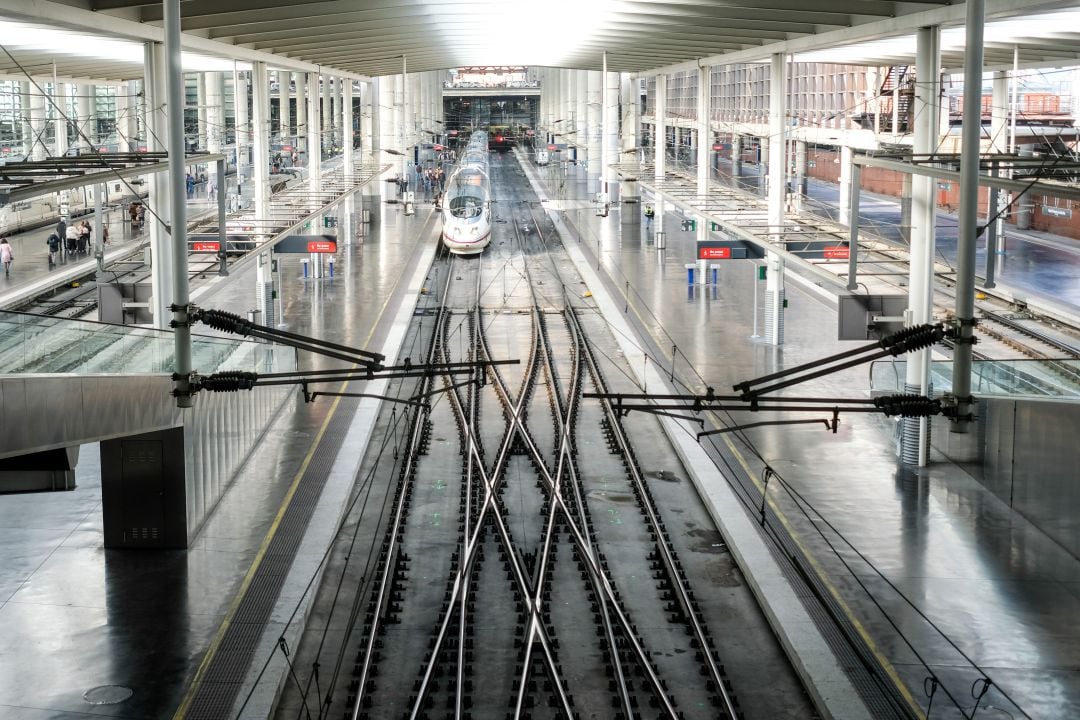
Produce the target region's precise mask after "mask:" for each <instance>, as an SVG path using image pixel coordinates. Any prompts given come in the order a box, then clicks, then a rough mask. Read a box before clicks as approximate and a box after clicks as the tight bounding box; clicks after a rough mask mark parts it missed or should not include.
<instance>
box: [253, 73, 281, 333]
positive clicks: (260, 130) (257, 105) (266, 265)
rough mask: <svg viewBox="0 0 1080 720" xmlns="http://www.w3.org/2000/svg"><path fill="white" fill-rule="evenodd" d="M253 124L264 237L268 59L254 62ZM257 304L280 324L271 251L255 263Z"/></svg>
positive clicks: (266, 320)
mask: <svg viewBox="0 0 1080 720" xmlns="http://www.w3.org/2000/svg"><path fill="white" fill-rule="evenodd" d="M251 88H252V100H251V116H252V117H251V127H252V134H253V136H254V137H253V138H252V140H253V142H252V145H253V148H254V149H253V156H254V157H253V158H252V163H253V167H254V171H255V172H254V190H255V230H256V233H258V234H259V236H260V239H261V236H263V233H264V232H265V231H266V229H267V228H268V227H269V222H268V221H269V220H270V132H271V123H270V81H269V78H268V77H267V72H266V63H263V62H255V63H252V64H251ZM255 308H256V309H257V310H259V312H261V313H262V324H263V325H266V326H267V327H274V325H276V324H277V318H276V317H275V312H274V310H275V303H274V276H273V272H272V265H271V259H270V253H269V252H263V253H260V254H259V257H258V258H257V260H256V264H255Z"/></svg>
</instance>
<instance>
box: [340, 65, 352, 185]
mask: <svg viewBox="0 0 1080 720" xmlns="http://www.w3.org/2000/svg"><path fill="white" fill-rule="evenodd" d="M341 83H342V85H341V93H342V99H341V147H342V151H343V152H344V153H345V157H344V160H343V168H344V171H345V174H346V175H352V174H353V172H354V170H353V163H354V159H353V152H354V148H353V145H354V144H355V143H354V142H353V136H354V135H355V133H354V132H353V81H352V80H351V79H350V78H342V79H341Z"/></svg>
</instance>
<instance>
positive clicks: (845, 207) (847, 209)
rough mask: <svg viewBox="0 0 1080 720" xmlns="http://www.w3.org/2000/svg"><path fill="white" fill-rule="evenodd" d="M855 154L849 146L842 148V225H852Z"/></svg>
mask: <svg viewBox="0 0 1080 720" xmlns="http://www.w3.org/2000/svg"><path fill="white" fill-rule="evenodd" d="M854 159H855V153H854V152H853V151H852V149H851V148H850V147H849V146H847V145H842V146H841V147H840V223H841V224H842V225H849V226H850V225H851V166H852V162H853V161H854Z"/></svg>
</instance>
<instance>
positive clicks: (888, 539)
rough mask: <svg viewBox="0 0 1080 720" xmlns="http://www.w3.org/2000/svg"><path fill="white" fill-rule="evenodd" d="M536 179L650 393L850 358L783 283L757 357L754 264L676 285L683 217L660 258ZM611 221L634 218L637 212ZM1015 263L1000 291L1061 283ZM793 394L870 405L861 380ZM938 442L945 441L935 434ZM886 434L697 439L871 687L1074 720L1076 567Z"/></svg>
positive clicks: (1048, 541)
mask: <svg viewBox="0 0 1080 720" xmlns="http://www.w3.org/2000/svg"><path fill="white" fill-rule="evenodd" d="M534 170H535V169H534ZM536 176H537V177H538V178H539V182H541V183H543V189H544V190H545V191H546V197H545V200H546V201H547V202H545V205H546V206H548V207H549V209H554V211H555V212H557V214H558V215H559V217H560V218H561V219H562V221H563V222H564V223H565V224H566V225H568V226H570V227H572V228H573V229H574V230H575V232H576V235H577V237H576V238H573V239H571V238H566V239H564V242H566V243H576V245H577V247H578V248H580V250H581V252H582V253H583V254H584V255H585V256H586V258H587V259H588V262H589V263H590V265H591V266H592V267H594V268H599V271H600V272H601V273H602V276H603V284H604V288H603V290H602V291H603V292H606V293H609V294H610V295H611V296H612V297H613V299H614V303H613V304H614V305H615V306H616V307H617V309H618V310H619V311H622V312H623V313H624V315H625V317H626V318H628V319H629V320H630V322H631V324H632V325H634V326H635V327H636V328H637V330H638V333H639V335H640V337H641V338H643V342H644V343H645V346H644V348H643V349H644V351H645V352H646V353H648V355H649V356H650V357H651V358H653V359H654V360H655V362H656V364H657V365H658V366H659V367H660V368H661V369H662V370H663V371H664V372H663V373H662V374H664V375H666V374H667V372H668V371H669V369H670V370H672V374H673V376H674V379H675V381H676V383H677V386H676V387H674V388H672V389H668V388H661V387H654V386H651V385H650V386H649V387H648V388H647V391H648V392H651V393H663V392H691V393H703V392H704V391H705V390H706V387H709V386H711V387H714V388H715V389H716V391H717V392H718V393H722V392H726V391H728V390H729V389H730V388H731V386H732V385H733V384H735V383H736V382H739V381H742V380H749V379H752V378H755V377H759V376H762V375H764V374H767V373H769V372H773V371H775V370H778V369H781V368H785V367H791V366H794V365H797V364H800V363H804V362H808V361H811V360H814V359H816V358H821V357H824V356H826V355H829V354H831V353H835V352H839V351H842V350H847V349H850V348H852V347H854V346H855V345H856V344H857V343H851V342H841V341H837V340H835V337H836V332H835V331H834V330H833V328H835V327H836V324H837V318H836V307H835V296H832V297H831V299H830V296H829V295H828V294H827V293H823V292H822V289H821V288H820V287H818V286H816V285H815V284H814V283H812V282H809V281H808V282H798V281H797V279H795V278H794V277H793V276H792V275H791V274H789V275H788V277H789V280H788V283H787V298H788V303H789V305H788V308H787V310H786V317H785V342H784V344H783V345H782V346H779V347H777V346H772V345H769V344H766V343H765V342H763V341H762V340H761V339H759V338H757V337H756V332H760V331H761V329H762V327H763V323H760V324H759V323H758V322H757V321H756V319H755V317H754V308H755V307H758V306H760V303H759V304H755V303H754V297H755V295H757V294H760V296H761V297H763V296H764V283H763V282H761V281H759V280H758V279H757V278H758V274H757V263H755V262H752V261H729V262H721V263H719V270H718V282H717V283H716V284H711V283H710V284H706V285H700V284H698V285H691V284H688V283H687V273H686V270H685V267H686V265H687V264H688V263H693V262H694V261H695V259H696V257H695V235H694V234H693V233H691V232H681V231H680V230H679V228H680V223H679V221H680V220H681V218H680V217H679V216H678V215H677V214H675V213H668V214H667V215H666V216H665V218H664V227H665V229H666V230H667V231H668V234H667V247H666V249H665V250H657V249H656V246H655V244H654V237H653V231H654V230H655V228H649V227H647V226H646V224H645V222H644V221H641V222H640V224H636V225H635V224H633V223H630V224H626V223H623V222H622V219H621V218H620V214H619V211H613V212H612V213H611V215H610V216H609V217H598V216H597V215H596V213H595V209H594V205H593V203H592V202H591V194H590V192H589V191H588V183H587V182H586V180H585V177H584V174H583V173H581V171H580V170H577V169H574V168H571V169H570V170H569V172H568V173H567V174H562V173H560V172H559V171H558V170H555V169H553V170H548V171H546V172H545V171H542V170H541V171H540V172H537V173H536ZM812 194H813V191H812ZM647 200H648V198H643V201H647ZM621 211H622V212H636V213H640V212H641V205H623V206H622V210H621ZM1023 245H1024V243H1023V241H1020V242H1017V243H1015V244H1011V245H1010V253H1014V252H1015V253H1017V255H1014V257H1016V258H1018V259H1019V258H1020V257H1027V256H1026V255H1024V254H1023V253H1031V254H1037V253H1039V252H1042V251H1044V250H1045V246H1044V245H1042V244H1039V243H1035V242H1029V243H1027V249H1021V247H1022V246H1023ZM1055 252H1056V253H1060V254H1061V255H1060V256H1061V257H1062V258H1063V259H1065V260H1066V261H1067V262H1069V263H1070V267H1075V266H1076V265H1077V264H1078V263H1080V256H1078V255H1077V254H1076V253H1074V252H1073V251H1072V250H1071V249H1059V250H1056V251H1055ZM1027 264H1028V263H1026V262H1023V261H1017V262H1015V263H1012V264H1010V265H1009V268H1010V270H1013V271H1015V274H1014V275H1012V276H1011V277H1010V281H1011V282H1013V283H1016V284H1018V285H1019V284H1020V283H1021V282H1031V283H1033V284H1034V285H1038V283H1039V282H1041V278H1044V277H1045V275H1046V273H1051V272H1055V271H1054V270H1053V269H1052V268H1049V267H1043V268H1042V270H1040V269H1039V268H1037V267H1036V268H1025V265H1027ZM1064 274H1067V272H1066V273H1063V275H1064ZM1024 278H1027V279H1026V280H1025V279H1024ZM589 289H590V291H592V292H593V293H597V292H599V290H598V289H597V288H589ZM1061 292H1062V294H1067V289H1066V288H1064V287H1062V288H1061ZM1069 299H1070V301H1072V302H1075V301H1076V300H1077V299H1080V298H1076V297H1075V296H1073V297H1070V298H1069ZM673 348H677V350H676V351H675V352H674V358H673V357H672V354H673V353H672V350H673ZM650 364H652V363H650ZM666 379H667V378H666V377H665V380H666ZM796 390H797V393H798V394H799V395H803V396H819V397H864V396H866V395H867V394H868V392H869V385H868V379H867V370H866V368H865V367H856V368H852V369H850V370H846V371H844V372H841V373H837V374H834V375H830V376H826V377H824V378H820V379H816V380H811V381H809V382H807V383H805V384H803V385H800V386H798V387H797V389H796ZM760 419H765V418H760V417H758V416H749V418H748V417H747V414H745V413H743V414H737V417H735V418H734V419H732V418H731V417H728V418H725V420H726V421H727V422H729V423H731V422H738V421H744V422H754V421H756V420H760ZM716 421H717V419H714V424H715V422H716ZM934 428H935V429H934V432H935V433H945V432H947V430H946V428H945V426H944V421H941V420H935V421H934ZM690 429H692V430H696V429H697V428H696V427H694V428H688V430H690ZM897 437H898V435H897V425H896V422H895V421H893V420H890V419H887V418H885V417H880V416H877V415H860V416H857V417H856V416H846V417H842V419H841V422H840V426H839V429H838V432H837V433H836V434H832V433H830V432H827V431H825V430H824V429H823V428H822V427H821V426H820V425H819V426H811V425H804V426H793V427H789V428H783V427H776V426H773V427H763V428H754V429H748V430H745V431H742V432H740V433H729V434H727V435H722V436H712V438H706V439H703V440H702V441H701V442H702V444H703V445H705V446H706V448H707V450H708V451H709V454H710V455H711V456H712V457H713V459H714V461H715V462H716V465H717V467H718V468H719V469H720V470H721V471H722V473H723V476H724V478H725V480H724V481H725V482H726V483H727V484H728V485H729V486H730V488H731V489H732V490H733V491H734V493H735V495H737V496H738V497H739V498H740V500H741V502H742V503H743V505H744V506H745V510H746V512H747V513H748V514H749V515H750V516H751V517H753V518H754V519H755V520H760V522H761V525H762V531H763V532H764V533H765V534H766V535H768V536H771V537H774V538H777V539H778V541H777V546H778V547H780V548H782V550H780V551H779V553H780V554H781V555H787V556H790V557H794V558H797V559H798V564H799V567H800V569H799V570H797V571H796V572H794V573H793V576H802V577H804V578H808V585H809V586H810V587H811V589H809V590H807V593H808V594H811V595H814V594H816V595H817V596H818V597H822V598H825V599H826V602H825V605H826V606H827V607H829V608H830V610H829V612H830V613H832V614H833V615H834V616H835V617H836V618H838V619H839V620H840V623H839V627H841V628H843V633H846V634H848V636H849V637H850V638H852V639H853V640H855V641H856V642H855V643H847V642H845V641H842V640H838V641H837V644H836V645H834V650H835V647H837V646H841V645H853V644H861V645H863V646H865V648H866V652H868V653H869V655H870V656H871V657H872V658H873V660H874V661H876V662H877V663H879V664H880V667H881V668H882V669H883V675H882V676H881V677H880V678H879V679H880V680H881V681H882V682H884V683H887V684H891V685H894V686H896V687H898V688H899V695H900V696H901V697H902V698H903V703H904V704H905V705H906V706H907V707H908V708H909V709H910V711H911V712H913V713H914V714H915V715H916V716H920V717H921V716H924V715H925V714H926V713H927V711H928V709H929V710H932V712H931V713H930V714H929V717H932V718H952V717H971V716H972V714H973V713H975V711H976V708H977V709H978V713H977V715H976V717H984V716H985V717H1001V718H1006V717H1009V718H1018V717H1031V718H1064V717H1075V716H1080V692H1078V688H1080V671H1078V670H1077V667H1080V665H1078V660H1080V649H1078V648H1080V628H1078V627H1077V625H1076V623H1074V622H1072V620H1071V618H1073V617H1074V616H1075V615H1076V614H1077V613H1078V612H1080V559H1078V558H1077V557H1076V556H1075V555H1074V554H1071V553H1070V552H1069V551H1067V550H1066V549H1065V548H1064V547H1063V546H1062V545H1061V544H1059V543H1058V542H1056V541H1055V540H1054V539H1052V538H1051V537H1050V536H1049V535H1048V534H1046V533H1044V532H1043V531H1042V530H1040V529H1039V528H1037V527H1035V526H1034V525H1033V524H1032V523H1031V522H1029V521H1028V520H1027V519H1025V517H1024V516H1022V515H1021V514H1020V513H1019V512H1017V511H1016V510H1014V509H1011V508H1010V507H1009V506H1008V505H1007V504H1006V503H1005V502H1003V501H1002V500H1000V499H999V498H998V497H997V496H996V495H995V494H994V493H992V492H991V491H990V490H989V489H988V488H987V487H986V486H985V485H983V484H981V483H980V482H978V481H977V480H976V479H975V477H973V476H972V475H971V474H969V473H968V472H967V471H965V469H964V468H962V467H960V466H959V465H956V464H953V463H951V462H949V461H948V460H946V459H945V458H944V457H943V456H942V455H940V454H939V453H937V452H936V451H935V452H934V454H933V455H932V463H931V465H930V466H929V467H927V468H924V469H909V468H906V467H903V466H901V465H900V464H899V462H898V460H897V457H896V454H895V449H896V445H897ZM717 438H724V439H717ZM763 493H764V494H765V497H766V502H765V503H764V505H763V504H762V498H763ZM762 508H764V511H763V512H762ZM931 677H934V678H936V679H937V681H936V682H935V681H933V680H928V678H931ZM881 716H885V715H881Z"/></svg>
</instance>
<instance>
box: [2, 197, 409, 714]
mask: <svg viewBox="0 0 1080 720" xmlns="http://www.w3.org/2000/svg"><path fill="white" fill-rule="evenodd" d="M354 209H356V208H354ZM425 218H426V210H421V211H419V212H418V213H417V216H416V217H415V218H409V219H405V218H403V217H402V216H401V214H400V211H398V210H397V209H389V208H388V209H387V210H386V215H385V218H384V222H383V224H381V225H377V226H375V230H374V231H373V232H372V233H371V234H369V235H368V236H367V237H365V238H363V239H362V241H361V239H360V238H357V237H355V235H354V243H353V244H351V245H348V246H342V247H341V248H340V249H339V252H338V254H337V263H336V268H335V272H336V277H335V278H333V279H330V278H326V279H324V280H320V281H312V280H306V281H305V280H304V279H303V276H302V271H301V266H300V262H299V258H297V259H296V261H295V262H294V261H292V260H287V261H285V262H283V263H282V308H283V309H284V312H285V319H286V323H287V325H288V327H289V328H290V329H292V330H295V331H297V332H313V333H318V334H320V335H322V336H323V337H326V338H329V339H332V340H336V341H337V342H341V343H363V342H364V341H365V340H366V339H367V338H369V337H370V336H371V332H372V329H373V328H374V327H375V323H376V320H377V319H378V318H379V316H380V314H381V313H382V311H383V307H384V303H385V298H386V296H387V294H388V290H387V287H388V285H390V284H392V283H393V281H394V280H395V278H396V277H397V271H398V270H400V268H402V267H403V266H404V265H405V264H406V262H407V259H408V258H409V257H411V255H412V254H413V252H414V251H415V249H416V240H415V238H416V236H417V232H416V231H415V228H417V227H419V226H420V224H421V223H423V221H424V219H425ZM254 288H255V278H254V271H253V270H249V271H243V272H239V273H236V274H235V275H234V276H232V277H231V278H229V279H228V282H223V283H219V284H215V285H212V286H210V287H209V289H208V290H206V291H204V292H203V293H202V294H201V296H200V298H199V302H200V303H201V304H203V305H204V306H206V307H221V308H225V309H229V310H236V311H243V310H244V309H246V308H248V307H250V306H252V305H253V304H254ZM325 407H326V406H325V405H324V406H320V405H319V404H318V403H316V404H312V405H304V404H302V403H298V404H296V405H295V406H292V405H290V406H287V408H286V411H285V412H283V413H282V416H281V417H280V418H279V420H278V421H277V423H276V424H275V426H274V427H273V428H272V429H271V431H270V433H269V438H270V442H267V443H264V444H263V446H261V447H260V449H259V450H257V451H256V454H255V456H254V457H252V458H251V459H250V460H249V462H248V464H247V466H245V468H244V469H243V470H242V471H241V473H240V476H239V477H238V478H237V479H236V481H235V484H234V486H233V488H232V489H231V490H230V491H229V492H228V493H227V495H226V496H225V498H224V499H223V500H222V503H221V505H220V506H219V507H218V509H217V510H216V512H215V513H214V514H213V516H212V517H211V519H210V520H209V521H208V523H207V525H206V526H205V528H204V529H203V530H202V531H201V532H200V534H199V536H198V538H197V539H196V541H195V542H194V543H193V545H192V547H191V548H190V549H189V550H187V551H174V552H140V551H117V550H109V551H106V550H105V549H104V548H103V538H102V518H101V486H100V468H99V458H98V449H97V447H96V446H86V447H83V448H82V450H81V455H80V461H79V464H78V469H77V471H76V473H77V481H78V488H77V489H76V490H74V491H71V492H64V493H48V494H27V495H8V496H0V538H2V539H0V550H2V555H3V561H2V562H0V717H2V718H5V719H7V718H17V719H19V720H44V719H45V718H49V719H58V718H76V717H86V716H87V715H95V716H110V717H122V718H140V719H142V718H167V717H171V716H172V715H173V713H174V712H175V710H176V708H177V707H178V706H179V704H180V703H181V701H182V699H183V697H184V694H185V692H187V688H188V686H189V685H190V683H191V680H192V677H193V676H194V673H195V671H196V669H197V668H198V666H199V663H200V662H201V659H202V657H203V655H204V654H205V652H206V649H207V647H208V645H209V644H210V642H211V640H212V638H213V637H214V636H215V634H216V633H217V632H218V629H219V626H220V625H221V621H222V618H223V617H224V616H225V613H226V612H227V610H228V609H229V607H230V605H231V603H232V602H233V598H234V596H235V594H236V591H237V589H238V588H239V587H240V584H241V581H242V578H243V576H244V574H245V573H246V572H247V571H248V568H249V567H250V566H251V564H252V561H253V559H254V557H255V554H256V552H257V550H258V548H259V546H260V544H261V543H262V541H263V538H264V537H265V535H266V533H267V531H268V529H269V527H270V526H271V524H272V523H273V521H274V519H275V517H276V516H277V513H278V508H279V506H280V504H281V502H282V498H283V496H284V495H285V493H286V491H287V490H288V488H289V485H290V483H291V482H292V480H293V478H294V476H295V475H296V473H297V470H298V468H299V467H300V465H301V463H302V462H303V460H304V458H305V456H306V455H307V454H308V452H309V450H310V449H311V447H312V443H313V442H314V440H315V438H316V435H317V433H318V430H319V427H320V425H321V421H322V418H323V414H324V412H325ZM113 686H116V687H113ZM128 690H130V693H128V692H127V691H128ZM118 698H123V699H120V700H119V702H111V701H113V700H116V699H118Z"/></svg>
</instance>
